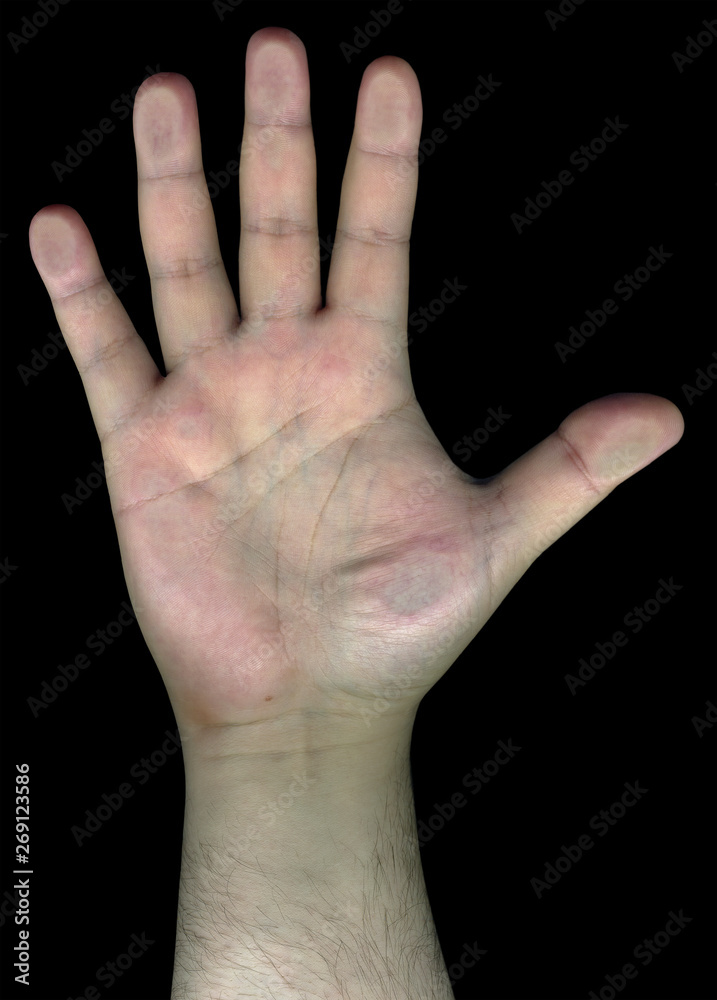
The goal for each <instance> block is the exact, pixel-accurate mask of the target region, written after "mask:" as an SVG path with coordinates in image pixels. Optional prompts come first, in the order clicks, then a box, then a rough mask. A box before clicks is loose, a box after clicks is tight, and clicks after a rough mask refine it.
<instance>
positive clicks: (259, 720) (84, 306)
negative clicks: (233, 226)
mask: <svg viewBox="0 0 717 1000" xmlns="http://www.w3.org/2000/svg"><path fill="white" fill-rule="evenodd" d="M421 118H422V109H421V96H420V90H419V85H418V80H417V78H416V75H415V73H414V72H413V70H412V69H411V67H410V66H409V65H408V63H406V62H405V61H404V60H403V59H400V58H397V57H394V56H384V57H381V58H379V59H376V60H375V61H374V62H372V63H371V64H370V65H369V66H368V67H367V69H366V71H365V73H364V75H363V79H362V81H361V87H360V90H359V94H358V102H357V108H356V118H355V127H354V134H353V140H352V144H351V148H350V151H349V155H348V160H347V164H346V170H345V174H344V179H343V186H342V190H341V201H340V209H339V217H338V222H337V232H336V242H335V246H334V251H333V255H332V259H331V266H330V273H329V278H328V286H327V288H326V295H325V304H323V303H322V297H321V288H320V273H319V252H320V251H319V243H318V231H317V209H316V163H315V154H314V145H313V137H312V130H311V124H310V117H309V75H308V67H307V62H306V53H305V49H304V46H303V44H302V43H301V41H300V40H299V39H298V38H297V37H296V36H295V35H294V34H292V33H291V32H290V31H287V30H285V29H282V28H265V29H262V30H261V31H258V32H257V33H256V34H254V35H253V36H252V37H251V39H250V40H249V43H248V48H247V53H246V88H245V125H244V134H243V143H242V152H241V168H240V176H239V196H240V211H241V225H242V231H241V242H240V252H239V290H240V299H241V314H240V313H239V309H238V306H237V303H236V301H235V298H234V296H233V293H232V290H231V287H230V283H229V281H228V279H227V275H226V271H225V269H224V266H223V264H222V261H221V259H220V254H219V245H218V241H217V232H216V227H215V222H214V215H213V210H212V207H211V202H210V199H209V197H208V195H207V188H206V182H205V179H204V174H203V171H202V162H201V149H200V135H199V125H198V117H197V106H196V100H195V95H194V90H193V88H192V85H191V84H190V82H189V81H188V80H187V79H186V78H185V77H183V76H181V75H179V74H175V73H159V74H157V75H156V76H154V77H151V78H149V79H148V80H147V81H145V83H144V84H143V85H142V87H141V88H140V90H139V92H138V94H137V98H136V102H135V105H134V112H133V123H134V137H135V145H136V152H137V166H138V175H139V188H138V196H139V221H140V228H141V235H142V243H143V247H144V252H145V256H146V260H147V265H148V270H149V273H150V277H151V285H152V297H153V304H154V311H155V317H156V322H157V329H158V333H159V339H160V342H161V348H162V354H163V358H164V362H165V368H166V376H163V375H162V374H161V373H160V372H159V371H158V369H157V367H156V365H155V364H154V362H153V360H152V359H151V357H150V355H149V353H148V351H147V349H146V347H145V345H144V343H143V341H142V339H141V337H140V336H139V334H138V333H137V331H136V330H135V328H134V327H133V325H132V323H131V321H130V319H129V317H128V316H127V313H126V312H125V310H124V308H123V306H122V305H121V304H120V302H119V300H118V299H117V296H116V295H115V293H114V291H113V290H112V289H111V287H110V286H109V284H108V282H107V279H106V278H105V276H104V274H103V272H102V269H101V266H100V263H99V259H98V256H97V252H96V250H95V246H94V243H93V241H92V238H91V236H90V234H89V232H88V230H87V228H86V226H85V224H84V223H83V221H82V219H81V218H80V216H79V215H78V214H77V212H75V211H74V209H72V208H70V207H69V206H64V205H52V206H48V207H46V208H43V209H42V210H41V211H39V212H38V213H37V215H36V216H35V217H34V218H33V220H32V223H31V226H30V248H31V253H32V257H33V260H34V262H35V265H36V267H37V269H38V271H39V274H40V276H41V278H42V280H43V282H44V284H45V287H46V289H47V291H48V293H49V295H50V297H51V300H52V303H53V307H54V310H55V315H56V317H57V321H58V324H59V326H60V329H61V331H62V334H63V336H64V338H65V341H66V343H67V345H68V347H69V350H70V352H71V354H72V356H73V358H74V360H75V362H76V364H77V367H78V370H79V372H80V374H81V377H82V381H83V385H84V388H85V391H86V393H87V397H88V400H89V404H90V407H91V411H92V416H93V418H94V421H95V425H96V428H97V432H98V434H99V437H100V440H101V442H102V452H103V456H104V460H105V468H106V472H107V484H108V488H109V494H110V498H111V502H112V510H113V513H114V519H115V524H116V527H117V534H118V537H119V543H120V548H121V554H122V561H123V566H124V571H125V575H126V579H127V585H128V588H129V593H130V596H131V599H132V603H133V605H134V607H135V609H136V611H137V615H138V621H139V623H140V626H141V628H142V631H143V634H144V636H145V639H146V641H147V644H148V646H149V649H150V651H151V653H152V655H153V657H154V658H155V661H156V663H157V665H158V667H159V670H160V671H161V674H162V677H163V679H164V681H165V684H166V686H167V689H168V692H169V695H170V698H171V701H172V705H173V708H174V710H175V714H176V718H177V723H178V725H179V729H180V732H181V734H182V738H183V741H184V742H185V744H186V746H189V747H190V748H192V750H193V753H189V754H188V753H187V751H186V749H185V760H187V766H188V776H189V775H190V774H191V770H192V767H193V766H195V762H196V760H197V759H199V758H202V759H203V760H204V761H206V760H210V759H213V758H215V757H220V756H223V757H227V756H241V755H255V757H256V759H257V760H258V759H259V758H262V759H267V758H268V757H269V756H270V755H276V754H283V753H286V754H291V753H300V752H305V751H306V750H307V748H308V749H310V750H311V751H312V752H315V753H320V752H321V751H324V750H328V749H330V748H332V747H346V746H349V747H350V746H359V745H360V746H361V747H364V748H365V747H376V748H383V747H384V746H386V745H389V744H391V738H392V737H395V739H394V740H393V743H395V744H397V745H399V744H400V745H401V746H402V747H403V748H404V751H405V752H407V746H408V744H409V743H410V730H411V725H412V721H413V718H414V716H415V712H416V709H417V707H418V704H419V702H420V701H421V699H422V698H423V697H424V695H425V694H426V693H427V692H428V691H429V690H430V688H431V687H432V686H433V685H434V684H435V683H436V682H437V681H438V680H439V678H440V677H441V676H442V675H443V674H444V673H445V672H446V670H447V669H448V668H449V667H450V665H451V664H452V663H453V662H454V661H455V659H456V658H457V656H458V655H459V653H460V652H461V651H462V650H463V649H464V648H465V647H466V646H467V645H468V643H469V642H470V641H471V640H472V639H473V638H474V637H475V636H476V634H477V633H478V631H479V630H480V628H481V627H482V625H483V624H484V623H485V622H486V621H487V619H488V618H489V617H490V615H491V614H492V613H493V611H494V610H495V609H496V608H497V607H498V605H499V604H500V602H501V601H502V600H503V598H504V597H505V596H506V595H507V594H508V592H509V591H510V590H511V588H512V587H513V586H514V585H515V584H516V583H517V581H518V580H519V579H520V577H521V576H522V575H523V573H524V572H525V571H526V570H527V568H528V567H529V566H530V565H531V563H532V562H533V561H534V560H535V559H536V558H537V556H538V555H539V554H540V553H541V552H542V551H543V550H544V549H545V548H547V547H548V546H549V545H550V544H552V542H554V541H555V540H556V539H557V538H559V537H560V536H561V535H562V534H564V533H565V532H566V531H567V530H568V529H569V528H570V527H572V525H573V524H575V523H576V522H577V521H579V520H580V518H582V517H583V516H584V515H585V514H586V513H587V512H588V511H590V510H591V509H592V508H593V507H595V506H596V504H598V503H599V502H600V501H601V500H603V499H604V498H605V497H606V496H608V494H609V493H610V492H611V491H612V490H613V489H614V488H615V487H616V486H617V485H619V484H620V483H621V482H623V481H624V480H625V479H627V478H629V476H631V475H633V474H634V473H635V472H637V471H639V470H640V469H641V468H644V467H645V466H646V465H648V464H649V463H650V462H652V461H654V460H655V459H656V458H657V457H658V456H660V455H661V454H662V453H664V452H665V451H666V450H668V449H669V448H671V447H672V446H673V445H675V444H676V443H677V441H678V440H679V439H680V437H681V435H682V433H683V429H684V424H683V420H682V417H681V415H680V412H679V410H678V409H677V408H676V407H675V406H674V405H673V404H672V403H671V402H669V401H668V400H666V399H662V398H660V397H657V396H652V395H649V394H643V393H636V394H630V393H620V394H616V395H614V396H608V397H605V398H603V399H599V400H596V401H591V402H589V403H587V404H586V405H585V406H583V407H581V408H580V409H578V410H576V411H574V412H573V413H571V414H570V415H569V416H567V417H566V419H565V420H564V421H563V423H562V424H561V425H560V427H559V428H557V429H556V431H555V432H554V433H553V434H551V435H550V436H549V437H547V438H546V439H545V440H544V441H542V442H541V443H539V444H537V445H536V446H535V447H534V448H532V449H531V450H530V451H529V452H527V453H526V454H525V455H523V456H522V457H521V458H519V459H517V460H516V461H515V462H513V463H512V464H511V465H510V466H509V467H508V468H506V469H505V470H504V471H503V472H502V473H500V474H499V475H497V476H495V477H493V478H492V479H491V480H489V481H482V482H479V481H476V480H474V479H472V478H471V477H469V476H467V475H466V474H465V473H464V472H463V471H462V470H460V469H458V468H457V467H456V466H455V465H454V464H453V462H452V461H451V459H450V458H449V456H448V455H447V453H446V452H445V450H444V449H443V447H442V445H441V444H440V442H439V441H438V439H437V438H436V436H435V434H434V433H433V431H432V430H431V428H430V426H429V425H428V423H427V421H426V419H425V416H424V414H423V411H422V410H421V407H420V406H419V404H418V402H417V401H416V397H415V394H414V390H413V386H412V382H411V375H410V369H409V362H408V352H407V348H406V339H407V334H406V329H407V318H408V278H409V269H408V268H409V243H408V241H409V235H410V230H411V222H412V217H413V209H414V203H415V198H416V188H417V176H418V167H417V152H418V142H419V139H420V130H421ZM476 207H478V206H476ZM476 410H477V412H481V407H480V405H479V403H478V401H477V402H476ZM406 734H408V735H407V736H406ZM387 741H388V742H387ZM382 752H383V750H382V749H377V751H376V754H375V755H374V757H373V758H372V759H373V760H374V761H375V760H377V759H380V756H381V753H382ZM192 758H193V759H192ZM204 773H205V774H206V767H205V771H204ZM217 780H219V781H223V780H224V778H218V779H217ZM305 798H306V801H307V802H309V800H310V796H309V794H308V793H307V795H306V796H305ZM298 801H300V800H298V799H297V802H298ZM299 808H301V807H300V806H299V805H297V806H296V813H295V814H298V810H299ZM359 995H363V994H359ZM448 995H450V993H449V994H448Z"/></svg>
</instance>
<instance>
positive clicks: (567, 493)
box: [491, 392, 685, 600]
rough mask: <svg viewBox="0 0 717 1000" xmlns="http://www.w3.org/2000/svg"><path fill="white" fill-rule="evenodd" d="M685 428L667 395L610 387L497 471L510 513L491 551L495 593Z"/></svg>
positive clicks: (504, 589)
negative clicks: (610, 391) (611, 389)
mask: <svg viewBox="0 0 717 1000" xmlns="http://www.w3.org/2000/svg"><path fill="white" fill-rule="evenodd" d="M684 429H685V425H684V421H683V419H682V414H681V413H680V411H679V410H678V408H677V407H676V406H675V405H674V403H671V402H670V401H669V400H668V399H663V398H662V397H661V396H651V395H648V394H646V393H637V392H635V393H632V392H621V393H615V394H614V395H612V396H603V397H602V398H601V399H595V400H593V401H592V402H590V403H586V404H585V405H584V406H581V407H580V408H579V409H577V410H574V411H573V412H572V413H571V414H570V415H569V416H567V417H566V418H565V420H563V422H562V423H561V424H560V426H559V427H558V429H557V430H556V431H555V432H554V433H553V434H551V435H550V436H549V437H547V438H545V440H544V441H541V443H540V444H538V445H536V446H535V447H534V448H531V450H530V451H528V452H526V453H525V455H523V456H522V457H521V458H519V459H517V460H516V461H515V462H513V463H512V464H511V465H509V466H508V467H507V468H506V469H505V470H504V471H503V472H502V473H500V474H499V475H497V476H495V477H494V478H493V480H491V486H493V487H494V488H496V490H497V497H498V499H499V502H500V505H501V506H502V508H503V513H504V514H505V513H507V515H508V516H507V519H506V523H504V524H503V525H502V527H501V535H500V538H499V539H496V540H495V544H494V546H493V552H492V562H493V570H494V583H495V584H496V585H497V587H496V589H497V590H498V591H499V594H496V596H499V598H500V599H501V600H502V598H503V596H504V595H505V594H506V593H507V592H508V591H509V590H510V589H511V588H512V587H513V586H514V585H515V584H516V583H517V581H518V580H519V579H520V577H521V576H522V575H523V573H525V571H526V570H527V569H528V567H529V566H530V565H531V564H532V563H533V562H534V561H535V560H536V559H537V557H538V556H539V555H540V554H541V552H544V551H545V549H547V548H548V547H549V546H550V545H552V544H553V542H555V541H557V539H558V538H560V537H561V536H562V535H564V534H565V532H566V531H568V530H569V529H570V528H572V526H573V525H574V524H577V522H578V521H579V520H580V519H581V518H582V517H584V516H585V515H586V514H587V513H588V511H590V510H592V509H593V507H596V506H597V505H598V504H599V503H600V501H601V500H604V499H605V497H606V496H608V494H610V493H612V491H613V490H614V489H615V487H616V486H619V485H620V483H622V482H624V481H625V480H626V479H629V478H630V476H632V475H634V474H635V473H636V472H639V471H640V469H644V468H645V466H646V465H649V464H650V462H654V460H655V459H656V458H658V457H659V456H660V455H662V454H663V453H664V452H666V451H668V450H669V449H670V448H672V447H673V446H674V445H675V444H677V442H678V441H679V440H680V438H681V437H682V433H683V431H684ZM496 577H497V578H496ZM501 577H502V578H501Z"/></svg>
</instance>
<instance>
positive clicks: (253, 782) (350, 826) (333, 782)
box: [172, 726, 453, 1000]
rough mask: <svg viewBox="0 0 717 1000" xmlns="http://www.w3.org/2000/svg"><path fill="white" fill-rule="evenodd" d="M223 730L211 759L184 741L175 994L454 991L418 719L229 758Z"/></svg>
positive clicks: (447, 995) (353, 996)
mask: <svg viewBox="0 0 717 1000" xmlns="http://www.w3.org/2000/svg"><path fill="white" fill-rule="evenodd" d="M230 738H231V736H230ZM221 739H222V749H221V754H222V756H220V755H217V756H215V755H214V754H210V756H213V757H215V759H211V760H210V759H207V756H208V755H207V752H206V747H205V748H203V749H200V748H199V747H197V746H196V745H195V746H191V745H190V746H189V747H188V749H187V750H185V763H186V770H187V801H186V812H185V829H184V845H183V857H182V873H181V881H180V893H179V913H178V921H177V948H176V957H175V970H174V981H173V989H172V1000H209V998H212V1000H214V998H220V997H221V998H222V1000H224V998H229V997H231V998H235V997H242V998H257V1000H258V998H261V1000H267V998H272V1000H274V998H276V1000H294V998H295V1000H313V998H316V1000H334V998H335V1000H339V998H340V1000H384V998H385V1000H388V998H391V1000H399V998H406V1000H452V997H453V992H452V990H451V987H450V983H449V978H448V973H447V970H446V966H445V963H444V961H443V957H442V954H441V949H440V946H439V942H438V938H437V936H436V931H435V926H434V922H433V917H432V914H431V908H430V905H429V902H428V897H427V894H426V887H425V883H424V880H423V871H422V868H421V861H420V854H419V846H418V837H417V831H416V818H415V811H414V804H413V792H412V788H411V778H410V760H409V753H410V726H405V727H404V728H403V730H402V731H401V732H400V733H399V734H395V739H394V738H393V737H392V738H390V739H386V740H383V741H380V742H378V743H377V742H372V743H370V744H369V743H366V744H365V745H361V744H356V743H353V742H352V741H351V740H347V742H346V744H345V745H344V746H342V747H336V748H332V749H318V750H317V749H316V748H315V747H313V746H307V747H305V748H303V749H300V750H294V751H292V752H290V753H287V754H285V755H282V754H274V755H272V754H261V755H253V754H251V753H247V754H246V755H245V754H243V753H240V754H238V755H237V754H234V753H233V749H232V755H231V756H223V754H224V753H225V752H226V740H225V739H224V736H222V737H221ZM192 742H193V741H192V740H190V744H192Z"/></svg>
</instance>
